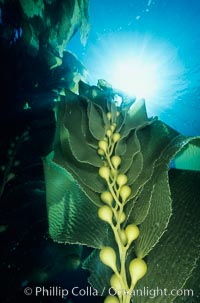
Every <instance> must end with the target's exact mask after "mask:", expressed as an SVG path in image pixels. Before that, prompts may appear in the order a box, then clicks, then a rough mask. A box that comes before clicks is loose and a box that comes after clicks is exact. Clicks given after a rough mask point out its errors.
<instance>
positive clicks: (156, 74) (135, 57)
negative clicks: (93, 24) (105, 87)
mask: <svg viewBox="0 0 200 303" xmlns="http://www.w3.org/2000/svg"><path fill="white" fill-rule="evenodd" d="M86 67H87V68H88V70H89V72H90V80H89V81H90V83H91V84H95V82H96V83H97V81H98V79H105V80H106V81H108V82H109V83H110V84H111V85H112V86H113V88H115V89H120V90H122V91H124V92H125V93H127V94H129V95H134V96H135V97H136V98H137V99H140V98H144V99H145V101H146V106H147V109H148V111H149V113H150V114H154V113H156V114H159V112H161V110H162V109H163V108H166V107H167V106H171V105H172V103H173V102H174V101H175V99H176V98H177V94H178V93H179V92H180V91H182V90H183V89H184V88H185V87H186V86H187V83H186V81H185V80H184V77H183V75H184V72H185V70H184V66H183V64H182V63H181V62H180V60H179V56H178V50H177V49H176V48H175V47H174V46H172V45H170V44H169V43H168V42H166V41H161V40H160V39H159V40H156V39H155V38H152V37H151V36H150V35H147V34H146V35H141V34H136V33H134V34H133V33H129V34H127V33H124V34H123V33H121V34H119V33H118V34H116V35H115V34H113V33H112V35H110V36H109V35H105V36H103V37H101V39H99V41H98V43H96V44H95V45H93V46H92V47H91V46H90V48H89V49H88V50H87V60H86Z"/></svg>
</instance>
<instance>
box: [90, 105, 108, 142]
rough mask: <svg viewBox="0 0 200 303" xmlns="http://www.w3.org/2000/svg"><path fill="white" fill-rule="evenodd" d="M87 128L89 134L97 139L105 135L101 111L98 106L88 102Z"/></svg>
mask: <svg viewBox="0 0 200 303" xmlns="http://www.w3.org/2000/svg"><path fill="white" fill-rule="evenodd" d="M88 118H89V129H90V132H91V134H92V135H93V137H94V138H96V139H97V140H102V139H103V138H104V136H105V128H104V125H103V113H102V111H101V109H100V108H98V107H97V106H95V105H94V104H92V102H90V103H89V108H88Z"/></svg>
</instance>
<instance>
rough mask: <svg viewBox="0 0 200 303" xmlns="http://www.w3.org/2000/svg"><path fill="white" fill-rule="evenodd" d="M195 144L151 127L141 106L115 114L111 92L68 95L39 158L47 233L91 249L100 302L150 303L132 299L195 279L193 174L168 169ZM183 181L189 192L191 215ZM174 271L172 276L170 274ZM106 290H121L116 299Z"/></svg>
mask: <svg viewBox="0 0 200 303" xmlns="http://www.w3.org/2000/svg"><path fill="white" fill-rule="evenodd" d="M122 105H123V102H122ZM199 142H200V140H199V138H198V137H195V138H191V137H185V136H182V135H181V134H179V133H177V132H176V131H175V130H173V129H171V128H170V127H168V126H167V125H166V124H164V123H162V122H161V121H159V120H158V119H156V118H154V119H148V117H147V115H146V109H145V103H144V100H140V101H139V102H135V103H134V104H133V105H132V106H131V103H128V106H122V107H118V106H117V105H116V104H115V102H114V98H113V94H112V91H110V90H109V91H103V90H100V89H99V88H97V87H94V86H93V87H90V86H88V85H86V84H83V83H81V86H80V96H78V95H75V94H73V93H71V92H67V91H66V96H65V97H63V100H62V101H61V102H60V103H58V104H57V131H56V136H55V145H54V151H53V152H52V153H51V154H50V155H49V156H48V157H47V158H46V159H45V160H44V170H45V179H46V189H47V209H48V219H49V234H50V236H51V237H52V239H54V240H55V241H58V242H63V243H71V244H81V245H87V246H89V247H92V248H94V250H93V252H92V253H91V255H90V256H89V257H88V258H87V259H86V260H85V261H84V264H83V267H84V268H85V269H88V270H89V271H90V273H91V275H90V277H89V283H90V284H91V285H92V286H93V287H94V288H95V289H97V290H98V292H99V293H103V294H104V295H105V296H106V294H107V297H106V299H105V302H106V303H109V302H120V303H121V302H123V303H128V302H130V301H131V300H132V298H134V303H140V302H142V303H143V302H148V299H149V298H148V296H139V297H131V294H132V290H133V288H134V289H137V288H141V287H151V288H153V285H154V284H153V285H152V283H153V282H154V281H156V286H158V287H159V288H162V289H164V288H168V289H172V288H174V287H176V288H181V287H183V285H184V284H185V283H186V281H187V279H188V278H189V277H190V275H191V274H192V271H193V270H194V268H195V267H196V261H197V259H198V258H199V249H198V241H199V239H198V231H199V232H200V230H199V229H200V227H199V224H198V221H199V209H198V203H197V202H196V201H197V199H196V197H197V196H198V195H199V194H200V193H199V187H198V186H197V182H198V181H199V173H198V172H195V177H193V176H194V173H191V172H190V173H189V172H187V173H186V172H185V171H179V172H178V173H177V172H173V171H170V172H169V168H168V167H169V163H170V161H171V159H172V158H173V157H174V156H175V155H176V154H177V153H178V152H179V151H180V150H181V149H182V148H183V147H185V146H186V145H187V144H188V143H190V144H195V145H197V146H199V144H200V143H199ZM188 176H189V177H188ZM188 178H189V180H188ZM190 180H192V182H193V183H192V185H191V181H190ZM185 182H186V185H187V184H190V186H191V187H192V188H193V191H192V193H190V195H193V199H192V201H191V203H192V209H191V208H190V207H188V203H187V200H188V198H187V199H186V197H188V192H189V191H190V189H189V188H188V187H187V186H185ZM178 192H180V193H179V194H177V193H178ZM172 200H173V205H172ZM172 209H173V216H172ZM183 211H187V213H189V214H190V215H189V217H188V216H184V214H183ZM177 222H178V224H177V226H176V223H177ZM191 222H192V224H191ZM189 224H191V227H190V229H189ZM171 244H172V245H171ZM169 248H170V249H169ZM173 249H176V254H174V253H173ZM165 251H168V255H167V256H166V253H165ZM180 258H181V259H180ZM171 264H173V268H177V269H178V270H176V271H174V272H173V276H172V275H171V272H169V270H168V269H169V268H171ZM147 267H148V270H147ZM143 276H144V277H143ZM142 277H143V278H142ZM174 285H175V286H174ZM111 288H112V289H117V290H119V289H120V291H119V292H116V295H115V296H112V295H111V294H110V293H109V290H110V289H111ZM126 294H128V295H126ZM174 299H175V296H173V297H168V298H167V300H168V302H169V303H170V302H173V301H174ZM113 300H114V301H113ZM160 300H161V301H162V298H160V297H159V296H158V297H156V298H154V299H153V301H154V302H161V301H160Z"/></svg>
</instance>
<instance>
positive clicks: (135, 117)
mask: <svg viewBox="0 0 200 303" xmlns="http://www.w3.org/2000/svg"><path fill="white" fill-rule="evenodd" d="M149 121H150V119H148V117H147V112H146V106H145V101H144V99H140V100H138V101H136V102H135V103H133V105H132V107H131V108H130V110H129V111H128V113H127V115H126V120H125V122H124V125H123V127H122V129H121V136H122V138H123V137H126V136H127V135H128V134H129V132H130V131H131V130H132V129H135V128H137V127H139V126H142V125H146V123H148V122H149Z"/></svg>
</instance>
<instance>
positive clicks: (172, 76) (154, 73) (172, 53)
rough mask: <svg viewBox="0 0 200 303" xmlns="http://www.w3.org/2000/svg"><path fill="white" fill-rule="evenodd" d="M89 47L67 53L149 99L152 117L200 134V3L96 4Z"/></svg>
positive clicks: (73, 45) (75, 44) (93, 78)
mask: <svg viewBox="0 0 200 303" xmlns="http://www.w3.org/2000/svg"><path fill="white" fill-rule="evenodd" d="M89 14H90V23H91V30H90V34H89V37H88V41H87V44H86V45H85V46H83V45H81V43H80V39H79V34H76V35H75V36H74V37H73V39H72V40H71V42H70V43H69V44H68V46H67V49H69V50H71V51H72V52H74V53H75V54H76V55H77V56H78V58H79V59H80V60H81V61H82V62H83V64H84V65H85V67H86V68H87V70H88V72H89V83H90V84H96V83H97V80H98V79H101V78H103V79H105V80H107V81H108V82H109V83H111V84H112V85H113V87H116V86H117V88H120V89H122V90H124V91H126V92H128V93H130V94H134V95H136V97H138V98H141V97H143V98H145V99H146V106H147V111H148V114H149V116H152V115H153V116H158V117H159V118H160V119H161V120H163V121H164V122H166V123H167V124H168V125H170V126H172V127H173V128H175V129H176V130H178V131H180V132H181V133H183V134H185V135H199V133H200V89H199V83H200V26H199V22H200V1H199V0H190V1H188V0H125V1H114V0H109V1H107V0H104V1H98V0H93V1H91V2H90V8H89Z"/></svg>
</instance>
